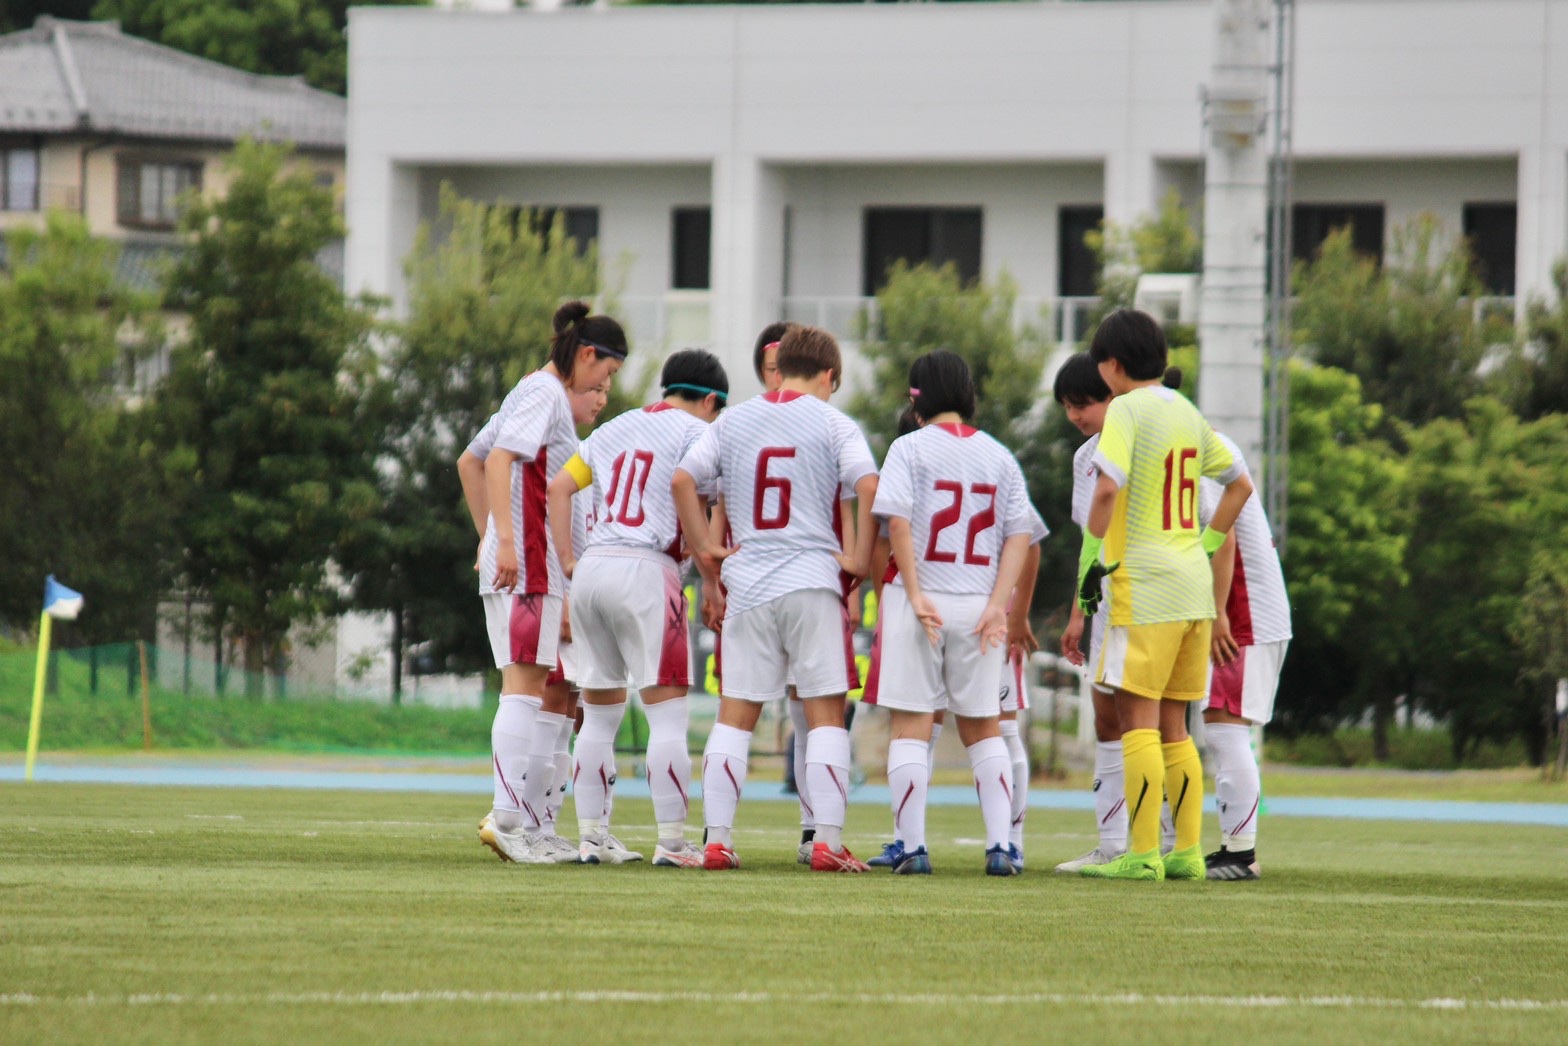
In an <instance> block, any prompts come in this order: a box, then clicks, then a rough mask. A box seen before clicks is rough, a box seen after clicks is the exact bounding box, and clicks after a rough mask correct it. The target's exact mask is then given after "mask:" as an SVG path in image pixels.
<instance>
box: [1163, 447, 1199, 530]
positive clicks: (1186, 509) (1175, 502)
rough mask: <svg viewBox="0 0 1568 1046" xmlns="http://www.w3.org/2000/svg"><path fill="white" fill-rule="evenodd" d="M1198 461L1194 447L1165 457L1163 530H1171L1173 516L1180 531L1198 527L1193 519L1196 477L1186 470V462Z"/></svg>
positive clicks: (1195, 503) (1195, 501)
mask: <svg viewBox="0 0 1568 1046" xmlns="http://www.w3.org/2000/svg"><path fill="white" fill-rule="evenodd" d="M1197 460H1198V449H1197V448H1196V447H1183V448H1181V450H1180V451H1175V450H1173V451H1171V452H1170V453H1169V454H1167V455H1165V504H1164V506H1163V507H1164V509H1165V529H1166V530H1170V529H1172V528H1171V517H1172V516H1175V517H1176V520H1177V521H1178V522H1179V524H1180V526H1181V529H1182V530H1192V529H1194V528H1195V527H1196V526H1197V525H1198V521H1197V519H1196V518H1195V514H1196V511H1197V502H1198V477H1196V476H1194V475H1192V474H1191V473H1190V472H1188V470H1187V463H1188V462H1196V461H1197Z"/></svg>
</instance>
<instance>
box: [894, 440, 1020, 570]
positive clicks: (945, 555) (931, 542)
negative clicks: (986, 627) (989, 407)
mask: <svg viewBox="0 0 1568 1046" xmlns="http://www.w3.org/2000/svg"><path fill="white" fill-rule="evenodd" d="M872 512H873V513H875V514H876V515H878V516H881V517H884V518H886V517H890V516H900V517H902V518H904V519H907V520H909V526H910V531H911V534H912V536H913V538H914V545H915V564H916V573H917V574H918V576H919V579H920V587H921V589H922V590H924V591H930V592H951V593H955V594H969V595H989V594H990V593H991V590H992V589H993V588H995V587H996V572H997V567H998V566H999V565H1000V561H1001V556H1002V543H1003V542H1004V541H1005V540H1006V539H1007V538H1010V537H1013V536H1014V535H1016V534H1031V533H1032V532H1033V531H1034V527H1035V519H1036V517H1035V512H1034V507H1033V506H1032V505H1030V504H1029V494H1028V491H1027V489H1026V488H1025V485H1024V474H1023V472H1022V471H1020V469H1019V468H1018V461H1017V459H1016V458H1014V457H1013V455H1012V453H1011V452H1010V451H1009V450H1008V449H1007V448H1006V447H1004V446H1002V445H1001V444H1000V443H998V442H997V441H996V440H994V439H992V438H991V437H990V436H988V435H986V434H985V433H984V432H981V431H980V430H979V429H974V428H970V427H969V426H968V425H958V424H949V423H943V424H939V425H927V426H926V427H925V428H923V429H921V430H919V431H918V432H911V433H910V434H909V435H907V436H900V437H899V438H898V439H896V440H894V441H893V445H892V446H891V447H890V448H888V452H887V460H886V461H885V462H884V463H883V466H882V476H881V479H880V480H879V484H878V486H877V500H876V504H875V505H874V506H873V507H872ZM899 567H900V576H899V579H898V581H897V583H899V584H902V583H903V582H902V577H903V572H904V571H905V570H906V569H907V566H906V565H905V564H899Z"/></svg>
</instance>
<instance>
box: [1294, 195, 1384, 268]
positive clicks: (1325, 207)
mask: <svg viewBox="0 0 1568 1046" xmlns="http://www.w3.org/2000/svg"><path fill="white" fill-rule="evenodd" d="M1347 227H1348V228H1349V229H1350V242H1351V245H1352V246H1354V247H1355V249H1356V251H1357V253H1359V254H1364V255H1366V256H1367V257H1369V258H1371V259H1372V260H1373V261H1375V262H1377V263H1378V264H1379V265H1381V264H1382V263H1383V205H1382V204H1380V203H1298V204H1296V206H1295V207H1294V208H1292V209H1291V224H1290V235H1291V245H1290V253H1291V256H1292V257H1293V258H1294V259H1295V260H1296V261H1306V262H1310V261H1312V260H1313V259H1314V258H1316V257H1317V256H1318V248H1320V247H1322V246H1323V241H1324V240H1326V239H1328V237H1329V234H1330V233H1332V232H1335V231H1337V230H1339V229H1344V228H1347Z"/></svg>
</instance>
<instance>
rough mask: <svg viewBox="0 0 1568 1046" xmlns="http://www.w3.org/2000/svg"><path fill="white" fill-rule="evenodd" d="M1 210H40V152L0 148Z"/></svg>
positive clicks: (18, 148) (27, 149)
mask: <svg viewBox="0 0 1568 1046" xmlns="http://www.w3.org/2000/svg"><path fill="white" fill-rule="evenodd" d="M0 210H6V211H36V210H38V150H37V149H32V148H20V147H17V148H13V147H0Z"/></svg>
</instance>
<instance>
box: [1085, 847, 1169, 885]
mask: <svg viewBox="0 0 1568 1046" xmlns="http://www.w3.org/2000/svg"><path fill="white" fill-rule="evenodd" d="M1078 874H1079V875H1082V876H1086V877H1088V878H1090V879H1143V880H1148V881H1152V882H1159V881H1160V880H1161V879H1164V878H1165V862H1164V861H1162V860H1161V859H1160V851H1159V850H1158V849H1154V850H1149V851H1147V852H1145V853H1141V854H1135V853H1125V854H1122V855H1121V856H1120V857H1118V858H1116V860H1114V861H1109V862H1107V863H1105V864H1088V865H1084V866H1083V867H1082V868H1080V869H1079V870H1078Z"/></svg>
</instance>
